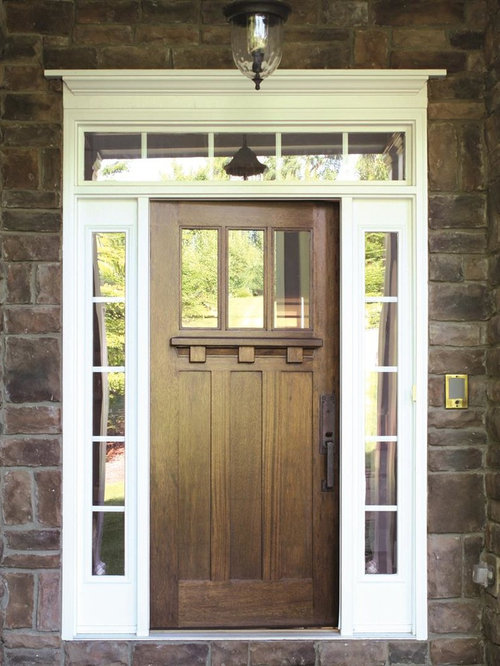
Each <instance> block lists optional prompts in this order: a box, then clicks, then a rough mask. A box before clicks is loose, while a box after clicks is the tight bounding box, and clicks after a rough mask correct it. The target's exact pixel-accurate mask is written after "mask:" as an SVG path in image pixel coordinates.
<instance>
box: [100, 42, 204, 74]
mask: <svg viewBox="0 0 500 666" xmlns="http://www.w3.org/2000/svg"><path fill="white" fill-rule="evenodd" d="M169 58H170V51H169V49H163V48H161V49H159V48H158V46H157V45H155V44H154V43H153V44H151V45H149V44H147V45H145V46H108V47H106V48H103V49H102V50H101V53H100V63H101V66H102V67H108V68H116V69H121V68H129V69H131V68H136V69H148V68H154V67H158V68H162V67H165V66H168V65H169ZM200 62H202V61H200V60H198V63H200Z"/></svg>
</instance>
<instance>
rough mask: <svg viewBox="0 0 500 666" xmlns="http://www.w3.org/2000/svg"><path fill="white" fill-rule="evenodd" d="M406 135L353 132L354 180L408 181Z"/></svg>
mask: <svg viewBox="0 0 500 666" xmlns="http://www.w3.org/2000/svg"><path fill="white" fill-rule="evenodd" d="M404 153H405V135H404V132H396V133H393V132H359V133H356V132H350V133H349V149H348V165H349V170H350V173H351V178H352V179H353V180H379V181H380V180H404V178H405V174H404V166H405V164H404Z"/></svg>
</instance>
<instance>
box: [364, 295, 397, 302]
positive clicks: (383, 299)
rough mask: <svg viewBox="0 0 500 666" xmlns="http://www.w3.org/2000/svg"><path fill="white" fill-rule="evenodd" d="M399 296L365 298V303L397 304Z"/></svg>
mask: <svg viewBox="0 0 500 666" xmlns="http://www.w3.org/2000/svg"><path fill="white" fill-rule="evenodd" d="M397 302H398V297H397V296H365V303H397Z"/></svg>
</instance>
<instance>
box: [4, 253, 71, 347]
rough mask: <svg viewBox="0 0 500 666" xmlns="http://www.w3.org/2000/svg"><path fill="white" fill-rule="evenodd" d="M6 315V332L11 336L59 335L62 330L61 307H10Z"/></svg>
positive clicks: (6, 309)
mask: <svg viewBox="0 0 500 666" xmlns="http://www.w3.org/2000/svg"><path fill="white" fill-rule="evenodd" d="M12 265H13V266H18V264H12ZM4 315H5V332H6V333H8V334H10V335H23V334H24V335H26V334H28V333H31V334H37V333H38V334H39V333H59V332H60V330H61V309H60V308H59V307H44V306H41V307H29V308H24V307H9V308H5V310H4Z"/></svg>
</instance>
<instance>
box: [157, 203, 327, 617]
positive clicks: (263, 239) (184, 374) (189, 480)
mask: <svg viewBox="0 0 500 666" xmlns="http://www.w3.org/2000/svg"><path fill="white" fill-rule="evenodd" d="M337 219H338V216H337V208H336V204H332V203H312V202H286V203H284V202H275V203H274V202H273V203H263V202H255V203H242V202H225V203H221V202H208V203H207V202H176V203H170V202H153V203H152V208H151V626H152V628H155V629H157V628H158V629H159V628H161V629H165V628H174V627H183V628H189V627H193V628H194V627H204V628H216V627H262V628H265V627H306V626H335V625H336V623H337V607H338V479H337V477H338V465H337V456H338V446H337V447H336V449H335V453H334V461H333V462H334V470H333V481H334V483H333V486H334V487H333V490H327V491H325V490H324V489H323V486H324V483H325V481H326V478H327V469H326V466H327V456H326V454H325V450H324V449H321V443H322V442H321V433H320V430H321V414H320V412H321V407H320V405H321V396H322V395H324V394H337V387H338V346H339V345H338V262H337V247H338V222H337ZM201 230H207V231H208V230H210V231H211V232H213V233H212V234H205V233H204V232H202V231H201ZM236 230H242V231H245V234H246V236H245V238H247V237H250V240H251V242H253V244H254V246H255V247H254V250H255V248H257V250H258V252H260V255H258V256H259V257H261V259H259V261H260V262H261V265H262V269H261V270H260V269H257V270H255V268H254V273H253V275H254V276H255V275H257V277H259V275H260V278H259V279H260V283H259V284H260V287H259V286H257V287H256V286H255V284H254V285H253V292H254V293H253V294H252V295H250V296H248V295H247V300H248V301H251V302H252V303H254V304H255V303H256V304H257V310H258V311H259V312H258V315H257V317H255V316H254V315H252V317H251V318H250V319H249V320H245V319H244V318H243V319H242V318H239V319H238V318H236V320H235V319H234V318H233V314H232V311H231V308H233V309H237V308H236V306H234V303H237V306H238V308H239V307H240V305H239V304H240V301H241V302H243V300H244V299H240V301H238V300H237V299H238V297H239V296H238V294H239V293H240V292H238V294H237V295H236V297H235V299H233V300H231V298H232V295H231V289H233V287H232V286H231V280H233V281H234V276H236V277H239V275H238V271H239V272H243V271H244V268H238V266H237V261H236V259H234V260H233V259H232V258H231V257H232V255H231V250H230V244H231V243H232V242H233V240H234V239H235V238H236V240H238V239H239V237H235V236H232V235H231V234H233V233H235V231H236ZM214 234H215V235H214ZM193 238H194V239H195V241H193ZM200 238H201V240H202V241H203V242H204V241H205V240H207V243H205V245H207V244H209V243H212V249H211V250H210V252H211V254H210V255H206V256H209V258H208V259H207V258H206V256H202V257H201V260H202V265H204V266H205V268H206V270H205V271H204V274H205V273H206V274H207V275H208V274H211V278H210V279H211V280H212V282H213V280H214V279H215V281H216V284H217V286H216V288H215V289H213V288H209V289H208V291H210V289H212V291H211V293H210V294H209V293H208V291H207V290H206V289H207V288H206V287H203V286H200V285H201V280H200V275H199V272H200V271H199V268H198V269H197V270H198V274H197V276H196V277H197V279H198V282H196V284H195V286H193V285H192V284H191V282H189V280H191V278H192V276H191V277H189V275H190V274H189V270H190V269H189V270H188V268H189V267H188V268H186V267H185V266H184V264H183V262H188V261H190V260H188V259H186V258H185V257H186V256H187V255H185V254H184V252H185V251H186V252H187V250H185V249H183V248H185V247H188V245H189V243H192V242H196V243H197V242H199V240H200ZM215 239H216V240H215ZM287 244H288V246H289V247H288V249H286V247H285V246H286V245H287ZM284 248H285V249H284ZM188 249H189V248H188ZM257 250H255V252H257ZM307 254H309V256H308V257H307V256H305V255H307ZM299 255H300V256H299ZM280 257H281V258H280ZM283 257H285V259H283ZM280 261H281V264H280ZM231 262H233V264H231ZM298 263H300V266H299V265H298ZM278 264H279V265H278ZM259 271H260V272H259ZM278 273H279V275H278ZM294 273H301V276H300V279H299V280H298V282H300V285H299V287H298V288H297V285H295V286H294V280H295V282H297V278H296V276H295V277H294ZM249 280H250V278H249ZM254 281H255V279H254ZM280 281H281V283H283V284H284V283H287V284H288V286H285V287H283V286H281V287H280V286H279V285H278V283H279V282H280ZM212 287H213V285H212ZM186 289H189V290H191V291H190V293H189V294H188V296H186V294H185V291H186ZM196 289H200V290H201V291H200V293H199V294H197V292H196ZM204 289H205V292H204V291H203V290H204ZM280 289H281V291H280ZM297 289H298V290H297ZM283 290H284V291H283ZM233 291H234V289H233ZM240 291H241V290H240ZM235 293H236V292H235ZM246 293H247V292H245V293H244V295H245V294H246ZM248 293H250V292H248ZM193 294H194V298H193ZM300 294H302V295H300ZM233 295H234V294H233ZM197 299H198V301H199V302H197ZM209 301H210V302H209ZM283 301H286V303H285V305H283ZM252 307H254V306H252ZM189 308H191V309H192V312H194V313H195V314H194V315H193V314H192V312H191V311H190V310H189ZM254 309H255V307H254ZM200 311H201V312H202V314H201V315H200ZM190 312H191V314H190ZM196 312H198V314H196ZM203 312H205V313H209V314H206V315H205V314H203ZM238 316H239V315H237V317H238ZM197 317H198V318H197ZM248 322H249V323H248ZM331 428H332V426H330V429H331ZM333 430H334V431H335V432H333V433H331V434H330V433H329V437H330V438H331V439H333V436H336V430H337V427H336V425H335V426H334V427H333ZM330 480H331V478H330Z"/></svg>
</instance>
